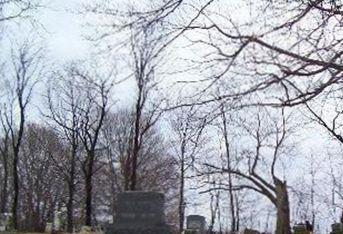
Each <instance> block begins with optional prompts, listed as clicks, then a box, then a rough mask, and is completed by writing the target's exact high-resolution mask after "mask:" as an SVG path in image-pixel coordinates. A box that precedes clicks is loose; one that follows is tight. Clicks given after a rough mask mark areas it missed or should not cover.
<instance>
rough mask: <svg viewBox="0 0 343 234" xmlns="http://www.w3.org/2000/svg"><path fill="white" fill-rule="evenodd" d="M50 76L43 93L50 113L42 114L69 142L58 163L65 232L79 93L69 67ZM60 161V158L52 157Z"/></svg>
mask: <svg viewBox="0 0 343 234" xmlns="http://www.w3.org/2000/svg"><path fill="white" fill-rule="evenodd" d="M65 70H66V71H65V72H62V73H61V74H58V73H56V74H55V76H54V77H53V78H52V80H51V83H50V87H49V89H48V94H47V96H46V99H47V106H48V110H49V113H48V114H45V116H46V117H47V119H48V122H49V123H50V124H51V125H52V126H53V127H54V128H55V129H56V130H57V132H58V133H59V134H60V136H61V138H63V139H65V140H66V141H67V142H68V145H69V152H68V156H69V157H68V159H67V162H68V163H67V165H62V166H60V170H62V171H63V174H64V176H65V181H66V182H67V186H68V202H67V232H69V233H72V232H73V230H74V199H75V187H76V186H75V185H76V178H77V174H76V173H77V172H78V170H77V161H78V159H79V158H78V155H79V153H80V139H79V134H80V131H81V130H80V127H81V126H80V124H81V122H80V121H81V112H80V109H79V108H80V105H81V96H79V93H80V92H81V91H80V87H79V86H78V84H77V79H74V77H73V74H71V72H70V70H69V69H68V68H66V69H65ZM54 160H55V162H56V164H57V165H59V164H60V160H59V159H54Z"/></svg>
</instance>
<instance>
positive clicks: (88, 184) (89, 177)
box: [85, 152, 95, 226]
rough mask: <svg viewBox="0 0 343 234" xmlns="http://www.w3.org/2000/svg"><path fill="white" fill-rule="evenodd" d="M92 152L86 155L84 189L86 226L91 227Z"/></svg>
mask: <svg viewBox="0 0 343 234" xmlns="http://www.w3.org/2000/svg"><path fill="white" fill-rule="evenodd" d="M94 156H95V153H94V152H89V153H88V156H87V157H88V160H87V171H86V174H85V177H86V178H85V187H86V221H85V225H86V226H92V190H93V185H92V177H93V163H94Z"/></svg>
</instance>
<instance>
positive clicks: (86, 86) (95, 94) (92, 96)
mask: <svg viewBox="0 0 343 234" xmlns="http://www.w3.org/2000/svg"><path fill="white" fill-rule="evenodd" d="M70 74H71V75H72V77H73V78H74V79H76V80H78V81H79V82H80V83H79V85H80V89H79V91H80V93H79V95H80V97H82V98H83V99H84V101H83V102H82V104H81V105H80V106H78V107H77V108H78V109H79V111H80V131H79V137H80V140H81V142H82V145H83V147H84V149H85V151H86V157H85V160H84V161H83V162H82V170H83V173H84V176H85V192H86V195H85V196H86V198H85V199H86V204H85V215H86V217H85V225H87V226H91V225H92V195H93V175H94V173H95V168H94V165H95V162H96V159H97V150H98V147H99V139H100V133H101V129H102V127H103V124H104V120H105V116H106V114H107V113H108V111H109V108H110V105H111V103H110V94H111V90H112V87H113V83H112V77H111V75H112V74H110V76H109V77H107V76H106V77H100V76H98V75H96V74H91V73H90V72H89V71H82V70H80V69H79V68H77V67H73V68H71V71H70Z"/></svg>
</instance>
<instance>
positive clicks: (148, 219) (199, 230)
mask: <svg viewBox="0 0 343 234" xmlns="http://www.w3.org/2000/svg"><path fill="white" fill-rule="evenodd" d="M117 202H118V203H117V207H118V210H117V214H116V216H115V219H114V221H113V222H111V223H107V224H106V225H103V226H102V227H101V228H99V229H98V230H94V229H92V228H91V227H88V226H82V227H81V229H80V230H79V231H76V232H75V233H79V234H178V232H177V231H175V229H173V227H172V226H170V225H168V224H167V223H166V221H165V215H164V202H165V200H164V195H163V193H158V192H142V191H128V192H123V193H120V194H119V195H118V201H117ZM9 220H10V214H2V215H1V216H0V233H2V234H13V233H15V232H11V231H8V230H7V229H8V227H9V226H8V224H9ZM309 225H310V224H309V223H308V222H307V221H306V223H299V224H296V225H295V226H294V227H293V234H312V233H313V232H312V230H313V228H312V227H309ZM331 228H332V231H331V232H330V234H343V223H334V224H332V225H331ZM45 233H51V234H59V233H63V231H62V227H61V224H60V220H59V217H58V215H57V216H56V218H55V220H54V222H53V223H47V224H46V229H45ZM182 234H225V233H220V232H215V231H214V232H211V233H210V232H208V231H207V224H206V218H205V217H204V216H201V215H189V216H187V218H186V229H185V230H184V231H183V232H182ZM228 234H267V233H262V232H259V231H257V230H253V229H247V228H246V229H244V230H242V231H240V232H234V233H233V232H230V233H228Z"/></svg>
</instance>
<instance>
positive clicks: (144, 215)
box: [105, 191, 171, 234]
mask: <svg viewBox="0 0 343 234" xmlns="http://www.w3.org/2000/svg"><path fill="white" fill-rule="evenodd" d="M117 202H118V203H117V207H118V210H117V216H116V218H115V220H114V222H113V224H112V225H109V227H108V228H107V229H106V232H105V233H106V234H143V233H144V234H145V233H149V234H162V233H163V234H170V233H171V228H170V227H169V226H168V225H167V224H166V223H165V218H164V195H163V194H162V193H156V192H141V191H130V192H123V193H120V194H119V195H118V199H117Z"/></svg>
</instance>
